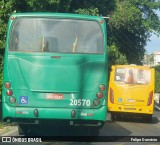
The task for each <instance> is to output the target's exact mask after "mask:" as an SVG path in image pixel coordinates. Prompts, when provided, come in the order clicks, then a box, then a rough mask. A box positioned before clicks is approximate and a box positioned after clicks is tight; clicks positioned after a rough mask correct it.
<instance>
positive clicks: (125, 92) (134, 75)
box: [108, 65, 154, 119]
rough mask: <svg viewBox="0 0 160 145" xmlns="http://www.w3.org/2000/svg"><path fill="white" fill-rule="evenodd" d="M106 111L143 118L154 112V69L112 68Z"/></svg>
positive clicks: (113, 114) (123, 66)
mask: <svg viewBox="0 0 160 145" xmlns="http://www.w3.org/2000/svg"><path fill="white" fill-rule="evenodd" d="M108 96H109V97H108V110H109V111H110V112H111V114H112V118H116V115H117V114H118V115H121V116H122V115H126V116H127V115H128V116H129V115H132V116H143V117H144V116H145V117H146V118H150V119H151V116H152V115H153V111H154V69H153V68H149V67H146V66H132V65H115V66H112V71H111V75H110V83H109V90H108Z"/></svg>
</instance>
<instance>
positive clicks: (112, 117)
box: [111, 113, 116, 121]
mask: <svg viewBox="0 0 160 145" xmlns="http://www.w3.org/2000/svg"><path fill="white" fill-rule="evenodd" d="M111 120H113V121H115V120H116V114H115V113H111Z"/></svg>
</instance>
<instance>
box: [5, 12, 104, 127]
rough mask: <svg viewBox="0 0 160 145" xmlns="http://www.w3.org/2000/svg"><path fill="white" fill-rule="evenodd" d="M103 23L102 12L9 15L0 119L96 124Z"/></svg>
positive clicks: (100, 116) (100, 107) (100, 113)
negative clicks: (0, 116)
mask: <svg viewBox="0 0 160 145" xmlns="http://www.w3.org/2000/svg"><path fill="white" fill-rule="evenodd" d="M106 60H107V59H106V27H105V22H104V20H103V18H102V17H96V16H85V15H76V14H58V13H57V14H53V13H33V14H30V13H26V14H14V15H12V16H11V17H10V20H9V25H8V33H7V41H6V52H5V61H4V80H3V82H4V85H3V100H2V103H3V120H5V121H8V122H9V121H10V122H18V123H19V122H23V123H37V122H41V121H51V122H52V124H54V123H57V121H58V120H59V121H60V122H61V121H65V122H66V124H67V125H81V124H82V125H91V126H97V127H101V126H103V124H104V123H105V121H106V97H107V96H106V91H107V90H106V82H107V74H106Z"/></svg>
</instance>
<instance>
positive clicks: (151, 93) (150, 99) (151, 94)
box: [147, 91, 153, 106]
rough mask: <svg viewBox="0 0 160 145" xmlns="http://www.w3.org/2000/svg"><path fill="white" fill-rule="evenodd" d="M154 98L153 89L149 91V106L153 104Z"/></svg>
mask: <svg viewBox="0 0 160 145" xmlns="http://www.w3.org/2000/svg"><path fill="white" fill-rule="evenodd" d="M152 100H153V91H151V92H150V93H149V96H148V102H147V106H150V105H151V104H152Z"/></svg>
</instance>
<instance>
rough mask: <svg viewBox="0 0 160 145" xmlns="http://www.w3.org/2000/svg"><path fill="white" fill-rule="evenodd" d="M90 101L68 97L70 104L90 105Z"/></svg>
mask: <svg viewBox="0 0 160 145" xmlns="http://www.w3.org/2000/svg"><path fill="white" fill-rule="evenodd" d="M90 104H91V101H90V100H86V99H70V106H90Z"/></svg>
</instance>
